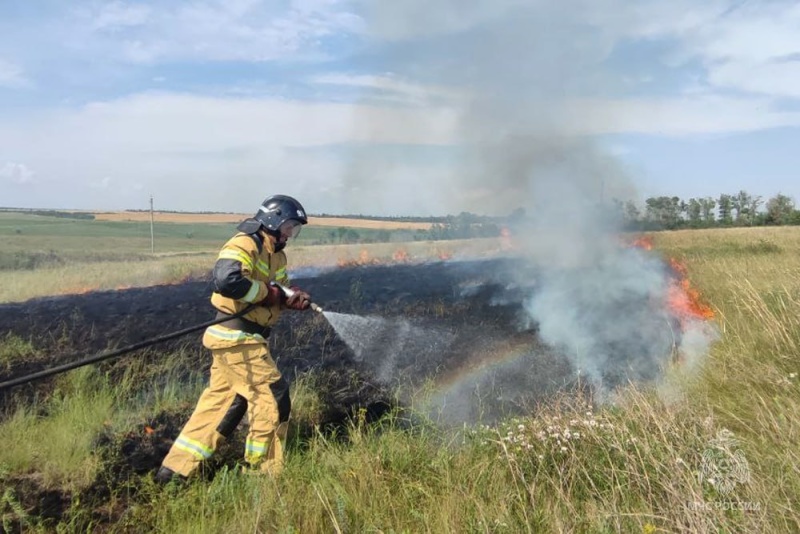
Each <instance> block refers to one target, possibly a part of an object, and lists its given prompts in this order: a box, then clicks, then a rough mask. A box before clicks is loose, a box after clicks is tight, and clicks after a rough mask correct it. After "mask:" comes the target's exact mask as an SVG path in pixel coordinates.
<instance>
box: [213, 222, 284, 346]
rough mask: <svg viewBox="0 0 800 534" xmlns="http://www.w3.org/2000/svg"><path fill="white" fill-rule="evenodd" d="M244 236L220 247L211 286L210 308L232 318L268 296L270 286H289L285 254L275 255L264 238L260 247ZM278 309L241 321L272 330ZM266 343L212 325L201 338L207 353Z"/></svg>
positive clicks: (252, 313) (261, 310) (264, 310)
mask: <svg viewBox="0 0 800 534" xmlns="http://www.w3.org/2000/svg"><path fill="white" fill-rule="evenodd" d="M254 237H256V236H251V235H249V234H245V233H238V234H236V235H235V236H233V237H232V238H231V239H229V240H228V242H227V243H225V245H223V247H222V250H221V251H220V253H219V256H217V261H216V263H215V264H214V285H215V288H216V290H215V291H214V293H212V294H211V304H212V305H213V306H214V307H215V308H216V309H217V310H219V311H222V312H224V313H228V314H234V313H237V312H239V311H241V310H242V309H244V308H245V307H246V306H248V305H249V304H251V303H253V302H260V301H262V300H264V299H265V298H266V296H267V285H268V284H269V282H272V281H274V282H278V283H279V284H282V285H285V286H288V285H289V276H288V274H287V271H286V254H285V253H284V252H283V251H279V252H275V248H274V246H273V244H272V241H271V240H270V239H269V238H268V237H267V236H266V235H263V234H262V236H261V237H263V247H261V250H260V251H259V243H258V242H257V241H256V239H254ZM280 313H281V305H279V304H278V305H274V306H257V307H255V308H254V309H253V310H251V311H249V312H248V313H247V314H245V315H244V316H243V319H246V320H248V321H252V322H254V323H258V324H260V325H262V326H271V325H273V324H275V323H276V322H277V321H278V317H279V316H280ZM250 343H266V340H265V339H264V338H263V337H262V336H260V335H257V334H247V333H245V332H241V331H239V330H231V329H229V328H225V327H222V326H220V325H215V326H211V327H209V328H208V329H207V330H206V332H205V335H204V336H203V345H204V346H205V347H206V348H209V349H222V348H227V347H232V346H235V345H242V344H250Z"/></svg>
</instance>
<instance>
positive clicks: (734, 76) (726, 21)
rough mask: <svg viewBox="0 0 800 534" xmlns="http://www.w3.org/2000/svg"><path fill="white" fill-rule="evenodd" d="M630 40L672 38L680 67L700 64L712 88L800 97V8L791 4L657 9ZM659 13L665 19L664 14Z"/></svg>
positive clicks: (667, 6) (724, 3) (779, 1)
mask: <svg viewBox="0 0 800 534" xmlns="http://www.w3.org/2000/svg"><path fill="white" fill-rule="evenodd" d="M651 9H652V11H651V16H650V17H649V18H651V19H652V21H651V22H649V23H644V24H641V25H633V26H631V28H632V29H631V30H630V31H629V32H628V33H629V34H630V35H631V36H634V37H641V38H650V39H665V38H666V39H672V40H673V41H674V45H673V48H674V55H673V56H671V58H670V60H671V61H672V62H673V63H674V64H675V65H684V64H687V63H689V62H691V61H694V60H697V61H700V63H701V64H702V66H703V68H704V69H705V72H706V80H707V83H708V84H709V85H710V86H712V87H714V88H717V89H732V90H737V91H741V92H744V93H756V94H761V95H767V96H773V97H790V98H799V97H800V68H798V62H797V59H798V54H800V32H798V31H797V28H799V27H800V4H797V2H794V1H789V0H773V1H770V2H739V1H733V0H726V1H720V0H715V1H713V2H708V3H704V5H698V4H697V3H694V2H692V3H691V4H688V3H686V2H685V1H683V0H682V1H680V2H663V3H661V6H660V7H658V8H656V7H655V6H652V8H651ZM659 12H660V15H659Z"/></svg>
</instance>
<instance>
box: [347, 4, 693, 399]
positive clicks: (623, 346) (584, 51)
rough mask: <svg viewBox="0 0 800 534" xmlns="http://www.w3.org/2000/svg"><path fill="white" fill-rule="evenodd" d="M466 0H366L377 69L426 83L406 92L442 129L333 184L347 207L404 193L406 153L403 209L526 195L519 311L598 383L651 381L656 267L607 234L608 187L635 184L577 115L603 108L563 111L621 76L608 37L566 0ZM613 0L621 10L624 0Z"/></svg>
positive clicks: (488, 209) (490, 207)
mask: <svg viewBox="0 0 800 534" xmlns="http://www.w3.org/2000/svg"><path fill="white" fill-rule="evenodd" d="M468 4H469V6H468V7H467V5H466V4H465V3H462V2H457V1H455V0H454V1H451V2H435V3H431V2H422V1H421V0H420V1H418V0H414V1H409V2H380V3H378V2H374V3H371V4H370V7H369V9H368V14H367V21H366V22H367V27H368V28H369V31H370V32H371V37H372V38H373V39H374V42H375V43H376V46H378V47H379V48H380V50H381V52H380V57H381V58H382V61H383V63H382V64H381V69H380V70H381V71H382V72H387V73H390V74H391V76H393V77H394V78H395V79H401V80H413V81H415V83H418V84H420V85H421V86H422V87H430V88H436V90H435V91H431V92H430V94H429V98H428V99H427V100H425V101H424V102H423V103H422V104H420V98H416V100H415V103H414V104H413V105H415V106H419V105H422V106H428V107H430V109H432V110H434V109H436V110H441V109H442V108H443V107H444V108H447V109H449V110H450V111H451V112H452V113H451V114H449V115H446V117H448V120H450V121H451V123H449V124H448V125H447V126H448V128H451V130H452V131H451V135H450V137H449V142H442V144H441V145H440V146H438V147H433V148H432V147H430V146H428V147H426V148H425V150H426V151H427V152H426V155H425V156H424V157H422V158H421V157H420V150H419V147H413V146H412V147H400V148H397V147H395V148H396V150H394V151H393V152H392V154H393V156H392V157H389V158H383V159H382V158H380V157H379V156H378V155H373V156H372V157H370V158H360V159H359V158H353V162H352V165H351V166H350V168H349V169H348V172H347V173H346V175H347V176H346V181H345V190H346V191H347V192H348V194H349V195H350V199H351V205H350V208H351V209H352V210H353V211H360V210H366V211H370V207H372V208H375V207H377V206H381V207H383V209H384V210H387V211H389V212H391V211H392V209H391V207H392V203H394V204H395V205H396V204H398V203H401V202H402V199H403V198H405V197H404V196H403V188H398V187H396V185H397V184H398V183H402V184H405V183H409V182H410V183H412V184H413V183H414V180H415V179H417V178H418V176H420V173H417V172H416V171H415V165H418V164H419V163H417V162H419V161H420V160H423V161H424V162H425V163H426V164H427V165H426V167H425V169H426V170H425V173H424V174H422V176H424V179H423V182H424V183H423V184H420V185H418V186H416V187H415V186H411V187H408V189H407V190H406V191H407V192H408V194H409V195H412V194H413V195H414V197H413V202H409V205H413V206H416V207H418V208H419V210H418V211H417V213H416V214H420V215H423V214H426V213H429V212H430V211H431V210H432V209H438V210H439V213H441V211H443V210H444V211H446V212H447V213H459V212H461V211H469V212H474V213H481V214H491V215H508V214H510V213H511V212H513V211H514V210H515V209H518V208H524V210H525V213H526V217H525V221H524V223H523V224H521V225H520V226H518V227H516V228H514V239H515V242H516V243H517V245H518V246H519V247H521V250H520V252H521V253H522V254H523V255H524V256H526V257H527V258H528V259H529V260H530V261H531V262H533V263H534V264H536V266H537V272H538V275H537V279H536V280H535V284H533V285H535V288H536V289H535V291H533V292H531V294H530V295H527V298H526V299H525V303H524V310H525V313H526V319H527V320H528V321H530V323H531V324H537V325H538V328H539V331H540V335H541V338H542V340H543V341H545V342H546V343H548V344H549V345H550V346H552V347H555V348H557V349H558V350H560V351H561V352H563V354H564V355H565V356H566V357H567V358H568V359H569V360H570V362H571V364H572V366H573V367H574V369H575V371H576V372H577V373H579V374H580V375H581V376H582V377H585V378H586V379H587V380H588V381H589V382H590V383H591V384H593V385H594V387H595V389H596V390H597V391H600V392H605V391H608V390H609V389H611V388H613V387H615V386H617V385H620V384H624V383H626V382H627V381H628V380H633V381H639V380H651V379H654V378H656V377H657V376H658V375H659V373H660V372H661V370H662V368H663V366H664V365H665V363H666V361H667V360H668V358H669V357H670V355H671V354H672V349H673V348H674V346H675V344H676V339H677V338H679V337H680V332H679V331H678V330H679V329H677V328H676V325H674V324H672V323H671V322H670V318H669V317H668V315H667V314H666V313H665V309H666V303H665V299H666V295H667V291H668V287H667V284H668V273H667V272H666V268H665V266H664V264H663V262H661V261H659V260H658V259H657V258H655V257H653V256H652V255H651V254H649V253H646V252H644V251H640V250H634V249H630V248H626V247H624V246H621V244H620V242H619V241H618V237H617V236H618V235H619V231H620V221H619V220H617V219H616V218H615V217H614V216H613V215H612V211H613V210H611V209H610V206H611V205H612V199H629V198H635V188H634V187H633V184H632V181H631V179H630V177H629V175H628V173H627V172H626V169H625V168H624V166H623V165H622V164H621V163H620V162H618V161H617V160H616V159H615V158H614V157H613V156H612V155H610V154H609V153H608V152H607V151H604V149H603V147H602V144H601V143H599V142H598V141H597V140H596V139H594V138H592V137H589V136H588V135H586V134H584V133H583V132H596V131H603V130H604V128H603V126H604V125H599V124H588V121H590V120H600V119H598V117H604V119H603V120H608V121H613V117H612V116H610V114H609V113H588V114H587V115H586V116H580V115H578V116H576V115H575V111H574V110H576V109H579V107H576V106H575V105H574V104H575V102H578V101H580V102H582V103H583V105H584V107H583V108H582V109H587V108H586V107H585V106H586V105H587V104H586V102H590V101H591V99H592V98H593V97H602V96H606V95H609V94H613V93H614V92H615V91H617V90H618V89H619V87H618V83H617V82H616V80H617V79H619V78H621V73H613V72H611V71H610V70H609V68H608V66H607V65H608V62H607V61H606V60H607V59H608V57H609V55H610V53H611V50H612V47H613V42H614V40H613V36H609V35H608V34H607V33H606V32H604V31H600V29H599V27H598V26H594V24H593V18H594V17H596V15H597V12H594V14H592V13H593V11H592V4H591V3H586V2H581V1H579V0H576V1H571V2H569V1H568V2H563V3H560V4H559V5H555V4H554V3H552V2H518V1H514V0H504V1H498V0H486V1H477V2H469V3H468ZM617 7H619V8H620V11H619V12H618V15H619V17H618V19H619V20H624V19H626V15H625V13H624V10H625V9H626V8H624V7H622V6H621V5H620V6H617ZM628 9H630V8H628ZM384 89H385V87H384ZM381 95H383V96H385V92H383V93H381ZM379 96H380V95H378V93H377V92H373V93H368V94H366V95H365V100H367V101H369V100H371V99H374V98H378V97H379ZM418 96H419V95H417V97H418ZM443 116H445V115H443ZM590 117H592V118H590ZM370 120H371V119H370V116H367V115H365V116H363V117H356V127H357V128H358V129H359V130H362V131H369V130H370V129H373V128H374V129H377V128H380V125H379V124H372V123H371V122H370ZM443 120H444V119H443ZM408 126H409V127H410V128H413V127H414V126H413V124H409V125H408ZM608 126H610V125H608ZM431 152H434V153H436V154H437V158H434V157H432V156H431ZM378 153H379V152H376V153H375V154H378ZM431 161H435V163H436V164H435V165H432V164H431ZM431 169H433V170H431ZM384 180H387V182H384ZM388 181H391V183H392V184H395V185H394V186H393V185H390V184H389V183H388ZM383 191H391V192H392V193H391V195H389V196H386V195H383V193H382V192H383ZM509 282H514V283H520V284H522V285H527V286H531V285H532V284H531V282H533V281H531V280H513V281H509ZM531 372H535V370H531Z"/></svg>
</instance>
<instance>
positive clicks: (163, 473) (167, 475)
mask: <svg viewBox="0 0 800 534" xmlns="http://www.w3.org/2000/svg"><path fill="white" fill-rule="evenodd" d="M155 478H156V482H158V483H159V484H168V483H169V482H171V481H173V480H175V481H176V482H179V483H183V482H186V477H185V476H183V475H179V474H178V473H176V472H175V471H173V470H172V469H170V468H169V467H164V466H163V465H162V466H161V467H160V468H159V469H158V471H157V472H156V477H155Z"/></svg>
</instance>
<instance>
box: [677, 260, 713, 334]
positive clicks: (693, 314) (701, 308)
mask: <svg viewBox="0 0 800 534" xmlns="http://www.w3.org/2000/svg"><path fill="white" fill-rule="evenodd" d="M669 264H670V267H671V268H672V271H673V273H674V276H673V277H672V279H671V283H670V286H669V290H668V291H667V303H668V305H669V308H670V310H671V311H672V312H673V314H674V315H675V316H676V317H677V318H678V319H679V320H680V321H681V323H685V322H686V321H688V320H691V319H704V320H707V319H712V318H713V317H714V310H712V309H711V307H710V306H709V305H708V304H706V303H705V302H703V301H702V298H701V296H700V292H699V291H698V290H697V289H696V288H694V287H692V284H691V282H689V278H688V277H687V270H686V265H685V264H684V263H682V262H680V261H678V260H676V259H674V258H670V260H669Z"/></svg>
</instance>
